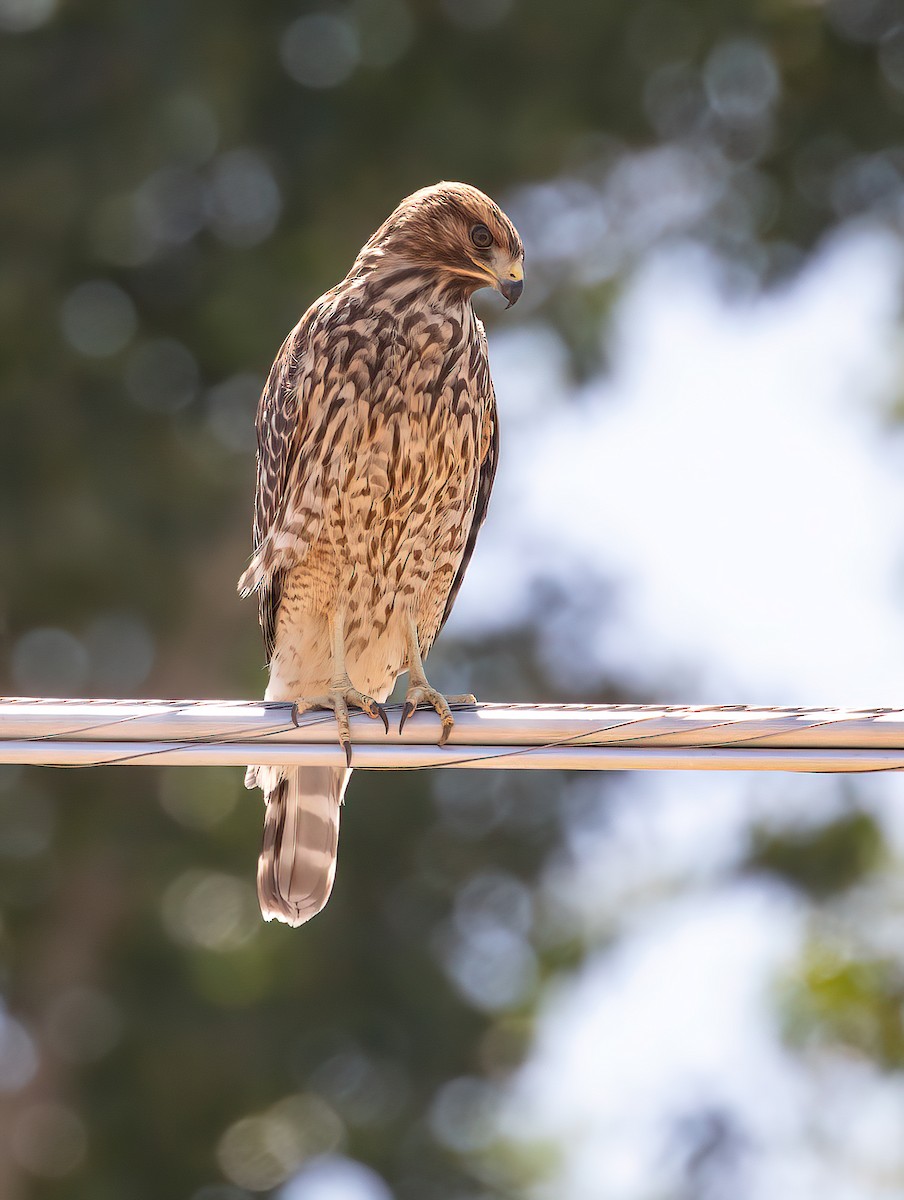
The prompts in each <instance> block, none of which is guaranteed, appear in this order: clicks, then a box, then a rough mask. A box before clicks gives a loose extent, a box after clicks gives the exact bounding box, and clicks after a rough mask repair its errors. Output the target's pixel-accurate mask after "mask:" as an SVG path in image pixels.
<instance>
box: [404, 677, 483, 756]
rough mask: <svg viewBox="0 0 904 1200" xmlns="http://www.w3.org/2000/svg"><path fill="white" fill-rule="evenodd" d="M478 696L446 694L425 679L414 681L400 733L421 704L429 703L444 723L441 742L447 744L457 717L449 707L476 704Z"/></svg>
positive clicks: (443, 744)
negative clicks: (418, 681) (421, 681)
mask: <svg viewBox="0 0 904 1200" xmlns="http://www.w3.org/2000/svg"><path fill="white" fill-rule="evenodd" d="M476 703H477V699H476V697H474V696H472V695H470V693H469V694H468V695H465V696H444V695H443V694H442V692H438V691H437V690H436V688H432V687H431V686H430V684H429V683H427V681H426V680H425V681H424V682H423V683H412V684H410V685H409V688H408V693H407V695H406V696H405V704H404V706H403V708H402V719H401V721H400V722H399V733H401V732H402V730H403V729H404V728H405V722H406V721H407V720H408V718H409V717H410V716H411V714H412V713H413V712H414V710H415V709H416V708H417V707H418V705H420V704H429V706H430V707H431V708H433V709H435V710H436V712H437V714H438V715H439V719H440V720H441V721H442V723H443V731H442V733H441V734H440V738H439V744H440V746H445V744H446V742H448V740H449V734H450V733H451V732H452V726H453V725H454V724H455V718H454V717H453V716H452V710H451V708H450V707H449V706H450V705H452V704H476Z"/></svg>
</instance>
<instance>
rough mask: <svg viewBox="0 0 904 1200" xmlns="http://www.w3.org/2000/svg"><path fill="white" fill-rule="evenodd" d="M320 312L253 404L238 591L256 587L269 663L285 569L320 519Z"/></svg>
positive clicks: (285, 350)
mask: <svg viewBox="0 0 904 1200" xmlns="http://www.w3.org/2000/svg"><path fill="white" fill-rule="evenodd" d="M318 315H319V313H318V310H317V308H316V306H315V307H313V308H311V309H309V310H308V312H307V313H305V315H304V316H303V317H302V319H301V321H299V323H298V325H297V326H296V327H295V329H293V330H292V332H291V333H290V334H289V336H288V337H287V338H286V340H285V341H284V342H283V344H282V347H281V348H280V351H279V354H277V356H276V359H275V361H274V363H273V366H272V367H271V368H270V375H269V377H268V379H267V382H266V384H265V386H264V390H263V392H262V393H261V398H260V402H259V404H258V407H257V489H256V492H255V497H254V554H253V556H252V559H251V564H250V566H249V567H248V569H247V570H246V571H245V573H244V575H243V576H242V578H241V579H240V580H239V590H240V591H241V592H242V594H243V595H248V593H250V592H252V591H254V590H255V589H257V591H258V598H259V607H260V622H261V629H262V630H263V633H264V644H265V646H266V650H267V658H268V660H269V659H270V658H271V657H272V655H273V649H274V642H275V637H276V615H277V612H278V610H279V602H280V595H281V592H282V581H283V573H284V569H285V566H286V565H289V564H290V563H291V562H293V561H296V562H297V561H298V560H299V559H300V557H302V556H303V553H304V550H305V549H306V546H307V545H308V544H310V541H311V539H312V537H313V536H316V534H317V532H319V527H320V523H321V520H322V510H321V505H320V503H319V496H318V495H317V492H318V491H319V487H318V485H319V482H320V478H321V476H320V471H319V470H317V469H316V466H319V465H320V463H319V461H318V460H319V459H320V456H319V455H318V454H317V452H316V445H317V441H318V438H319V436H320V435H321V434H322V430H321V429H319V428H318V422H317V420H316V408H317V406H316V403H312V401H316V399H317V398H318V396H317V393H320V394H322V389H321V388H318V387H317V384H318V382H319V383H321V384H322V380H318V378H317V375H318V374H319V373H321V372H322V365H323V364H322V361H321V360H320V359H319V356H318V355H317V354H316V353H314V350H313V349H312V346H311V341H312V338H313V337H314V334H315V331H314V326H315V323H316V320H317V317H318ZM315 464H316V465H315ZM312 468H313V469H312ZM304 471H307V473H308V476H309V477H308V478H304V476H303V474H302V472H304Z"/></svg>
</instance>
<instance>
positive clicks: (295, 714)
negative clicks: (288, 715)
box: [292, 700, 301, 729]
mask: <svg viewBox="0 0 904 1200" xmlns="http://www.w3.org/2000/svg"><path fill="white" fill-rule="evenodd" d="M300 715H301V714H300V713H299V711H298V701H297V700H293V701H292V724H293V725H294V726H295V728H296V729H300V728H301V726H300V725H299V723H298V718H299V716H300Z"/></svg>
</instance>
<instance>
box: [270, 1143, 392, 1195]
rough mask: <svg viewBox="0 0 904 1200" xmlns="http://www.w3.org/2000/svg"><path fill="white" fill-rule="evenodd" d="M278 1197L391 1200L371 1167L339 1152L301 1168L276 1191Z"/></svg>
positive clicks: (387, 1190) (390, 1193) (387, 1189)
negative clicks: (288, 1181) (289, 1180)
mask: <svg viewBox="0 0 904 1200" xmlns="http://www.w3.org/2000/svg"><path fill="white" fill-rule="evenodd" d="M279 1200H393V1197H392V1192H391V1191H390V1190H389V1188H388V1187H387V1186H386V1184H385V1183H384V1181H383V1180H382V1179H381V1178H380V1176H379V1175H378V1174H377V1173H376V1171H372V1170H371V1169H370V1167H366V1166H365V1165H364V1164H363V1163H360V1162H356V1161H355V1159H352V1158H345V1157H344V1156H343V1155H341V1154H325V1155H323V1156H322V1157H320V1158H317V1159H315V1160H314V1161H313V1162H311V1163H309V1164H308V1165H307V1166H306V1167H304V1168H303V1169H302V1170H301V1171H300V1172H299V1173H298V1174H297V1175H296V1176H295V1178H294V1179H293V1180H291V1182H290V1183H287V1184H286V1186H285V1187H284V1188H283V1189H282V1190H281V1191H280V1193H279Z"/></svg>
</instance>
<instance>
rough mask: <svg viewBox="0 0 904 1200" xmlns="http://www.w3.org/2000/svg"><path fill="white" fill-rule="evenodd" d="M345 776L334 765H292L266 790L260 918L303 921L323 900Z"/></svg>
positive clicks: (332, 863) (329, 881)
mask: <svg viewBox="0 0 904 1200" xmlns="http://www.w3.org/2000/svg"><path fill="white" fill-rule="evenodd" d="M249 774H250V772H249ZM350 775H351V771H346V770H343V769H341V768H336V767H298V768H295V769H294V770H290V771H289V772H287V773H286V774H285V775H284V776H282V777H281V778H280V779H278V781H276V783H275V786H273V787H272V790H269V791H267V792H266V804H267V807H266V813H265V816H264V837H263V844H262V846H261V853H260V859H259V860H258V868H257V894H258V898H259V899H260V905H261V912H262V913H263V916H264V920H266V921H272V920H274V919H275V920H277V921H283V922H285V924H287V925H303V924H304V923H305V921H309V920H310V919H311V917H313V916H316V915H317V913H319V912H320V910H321V909H322V908H323V906H324V905H325V904H326V902H327V900H328V899H329V897H330V892H331V891H332V888H333V879H334V878H335V874H336V855H337V851H338V846H339V809H340V806H341V804H342V797H343V795H344V794H345V789H346V786H347V785H348V780H349V776H350ZM252 786H253V784H252Z"/></svg>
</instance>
